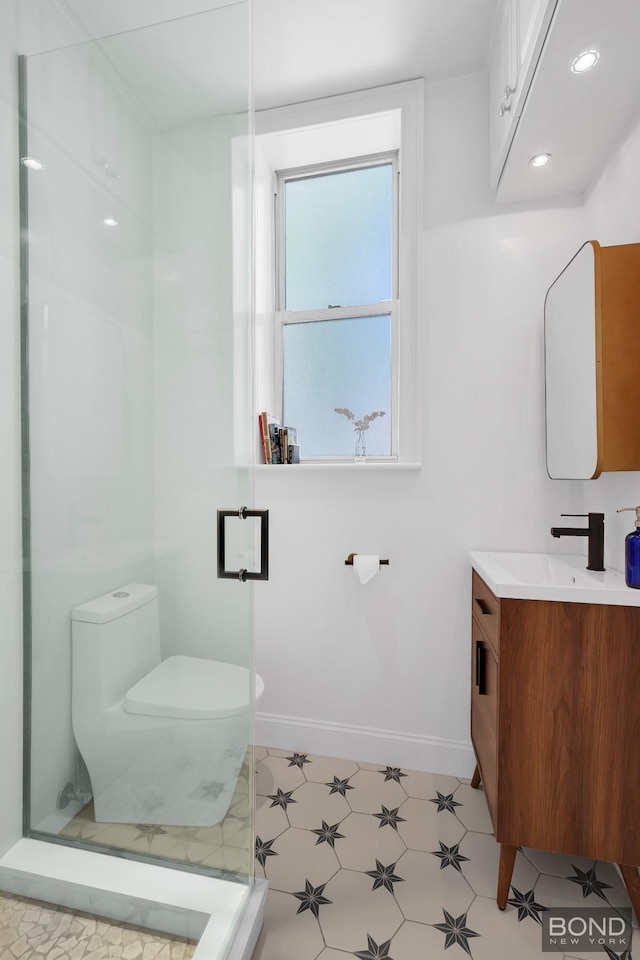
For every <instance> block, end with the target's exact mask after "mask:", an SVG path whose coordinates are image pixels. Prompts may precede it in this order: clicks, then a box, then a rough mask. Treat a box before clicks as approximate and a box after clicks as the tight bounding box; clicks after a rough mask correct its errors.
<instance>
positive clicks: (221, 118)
mask: <svg viewBox="0 0 640 960" xmlns="http://www.w3.org/2000/svg"><path fill="white" fill-rule="evenodd" d="M248 16H249V10H248V3H247V2H245V0H241V2H237V3H230V4H228V5H227V6H224V7H220V8H218V9H215V10H212V11H209V12H206V13H202V14H198V15H194V16H190V17H185V18H183V19H180V20H174V21H171V22H167V23H163V24H156V25H152V26H149V27H145V28H143V29H138V30H134V31H131V32H129V33H126V34H122V35H116V36H111V37H108V38H107V39H103V40H100V41H91V42H87V43H79V44H76V45H74V46H69V47H65V48H61V49H58V50H54V51H51V52H47V53H43V54H39V55H35V56H31V57H28V58H26V59H25V61H24V62H23V64H22V104H21V107H22V146H21V150H22V153H23V155H26V154H28V155H31V156H32V157H36V158H37V159H38V160H40V161H41V163H42V164H44V167H43V168H42V169H40V170H34V169H30V170H27V169H26V168H25V169H23V171H22V178H23V181H22V185H23V189H22V208H23V209H22V215H23V226H24V230H23V237H24V240H23V263H24V265H25V267H26V268H27V272H26V274H25V278H24V285H23V289H24V290H27V288H28V299H27V301H26V303H25V304H24V306H23V336H24V343H25V347H26V348H27V349H26V354H25V365H24V399H25V401H26V412H25V421H24V431H25V437H27V436H28V441H29V458H28V464H26V467H25V484H24V502H25V531H26V534H27V536H26V539H25V554H26V557H27V574H26V576H27V581H26V587H27V589H26V594H25V595H26V597H27V599H28V600H29V599H30V602H28V604H27V608H26V617H25V620H26V641H27V651H26V652H27V657H26V664H27V666H26V673H27V705H28V710H29V718H28V723H29V728H30V742H29V744H28V746H27V756H26V765H25V768H26V790H25V801H26V803H25V831H26V833H27V835H29V836H37V837H39V838H47V839H51V840H54V841H56V842H60V843H72V844H74V845H79V846H83V847H88V848H91V849H100V850H103V851H110V852H116V853H118V854H119V855H121V856H127V857H131V858H137V859H139V858H143V859H149V858H151V859H155V860H157V861H159V862H161V863H163V864H165V865H170V866H179V867H181V868H183V869H189V870H193V871H202V872H207V873H214V874H215V873H218V872H221V873H224V874H225V875H227V874H229V873H231V874H232V875H234V876H238V877H241V878H244V879H245V880H248V879H249V878H250V877H251V874H252V868H253V867H252V865H253V850H252V840H251V836H252V823H251V818H252V811H251V800H250V798H251V793H252V788H251V770H252V763H251V761H250V758H249V752H250V745H251V726H252V710H253V697H254V682H253V663H252V642H251V641H252V586H251V584H250V583H240V582H238V583H234V582H231V581H229V580H218V579H216V511H217V510H218V509H226V508H233V507H242V506H248V507H251V506H252V504H253V475H252V470H251V468H250V466H249V464H250V461H251V456H250V451H251V448H252V438H253V433H254V430H253V427H254V424H253V416H252V414H251V411H252V407H253V405H252V401H251V376H250V369H251V368H250V344H251V324H250V289H251V288H250V277H251V259H250V256H251V254H250V251H251V244H250V235H251V201H250V196H251V193H250V189H251V178H250V169H251V133H252V129H251V110H250V106H251V105H250V99H249V83H248V77H249V21H248Z"/></svg>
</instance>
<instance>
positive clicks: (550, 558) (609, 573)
mask: <svg viewBox="0 0 640 960" xmlns="http://www.w3.org/2000/svg"><path fill="white" fill-rule="evenodd" d="M469 558H470V560H471V565H472V567H473V569H474V570H475V571H476V573H478V574H479V575H480V576H481V577H482V579H483V580H484V582H485V583H486V584H487V586H488V587H489V588H490V589H491V590H492V591H493V593H494V594H495V595H496V597H508V598H511V599H515V600H557V601H561V602H566V603H605V604H614V605H615V606H621V607H640V590H634V589H632V588H631V587H628V586H627V585H626V583H625V582H624V573H622V572H621V571H620V570H613V569H608V570H605V571H604V572H603V573H598V572H596V571H595V570H587V569H586V566H587V558H586V557H585V556H582V555H573V554H564V553H562V554H560V553H558V554H554V553H488V552H487V553H485V552H480V551H473V552H471V553H469Z"/></svg>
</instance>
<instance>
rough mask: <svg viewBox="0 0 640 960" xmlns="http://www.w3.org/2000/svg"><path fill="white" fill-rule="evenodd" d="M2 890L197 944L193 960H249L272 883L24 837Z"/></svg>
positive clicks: (7, 859) (0, 871) (9, 861)
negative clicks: (199, 872)
mask: <svg viewBox="0 0 640 960" xmlns="http://www.w3.org/2000/svg"><path fill="white" fill-rule="evenodd" d="M0 887H1V888H2V889H3V890H6V891H8V892H10V893H16V894H19V895H21V896H25V897H30V898H32V899H34V900H43V901H45V902H47V903H55V904H60V905H62V906H66V907H71V908H72V909H74V910H82V911H84V912H86V913H91V914H95V915H96V916H102V917H108V918H112V919H114V920H122V921H126V922H127V923H132V924H135V925H137V926H140V927H145V928H147V929H150V930H158V931H163V932H166V933H173V934H177V935H179V936H182V937H188V938H190V939H193V940H197V941H198V946H197V947H196V950H195V953H194V960H249V958H250V956H251V953H252V951H253V948H254V946H255V942H256V940H257V937H258V934H259V932H260V927H261V925H262V914H263V911H264V899H265V896H266V888H267V884H266V882H264V881H261V880H256V881H255V882H254V883H252V884H244V883H237V882H234V881H231V880H223V879H220V878H216V877H206V876H200V875H197V874H193V873H183V872H181V871H177V870H174V869H168V868H166V867H159V866H155V865H153V864H149V863H139V862H136V861H131V860H125V859H122V858H119V857H115V856H110V855H107V854H100V853H93V852H90V851H87V850H76V849H73V848H72V847H67V846H63V845H61V844H55V843H47V842H46V841H41V840H31V839H26V838H25V839H22V840H19V841H18V842H17V843H16V844H15V845H14V846H13V847H11V849H10V850H9V851H7V853H6V854H5V855H4V856H3V857H1V858H0Z"/></svg>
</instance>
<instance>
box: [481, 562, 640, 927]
mask: <svg viewBox="0 0 640 960" xmlns="http://www.w3.org/2000/svg"><path fill="white" fill-rule="evenodd" d="M471 739H472V741H473V747H474V750H475V754H476V759H477V767H476V772H475V774H474V778H473V780H472V786H475V787H477V786H478V785H479V783H480V781H482V783H483V786H484V790H485V794H486V799H487V804H488V807H489V813H490V815H491V820H492V822H493V826H494V831H495V836H496V840H497V841H498V843H500V844H501V856H500V873H499V878H498V906H500V907H501V909H504V907H505V905H506V900H507V896H508V891H509V885H510V881H511V873H512V870H513V863H514V860H515V854H516V848H517V847H518V846H523V847H533V848H536V849H541V850H550V851H553V852H556V853H564V854H572V855H574V856H579V857H586V858H589V859H597V860H610V861H613V862H615V863H618V864H619V865H620V866H621V870H622V873H623V877H624V879H625V882H626V884H627V887H628V889H629V894H630V897H631V901H632V903H633V906H634V909H635V911H636V915H637V916H639V917H640V879H639V878H638V871H637V866H636V865H637V864H640V607H619V606H609V605H606V606H605V605H602V604H587V603H558V602H555V601H544V600H512V599H499V598H498V597H495V596H494V595H493V593H492V592H491V591H490V590H489V588H488V586H487V585H486V583H484V581H483V580H482V578H481V577H480V576H479V575H478V574H477V573H476V572H475V570H474V571H473V575H472V692H471Z"/></svg>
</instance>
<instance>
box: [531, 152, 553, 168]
mask: <svg viewBox="0 0 640 960" xmlns="http://www.w3.org/2000/svg"><path fill="white" fill-rule="evenodd" d="M549 160H551V154H550V153H536V155H535V157H531V160H529V163H530V164H531V166H532V167H544V166H546V164H547V163H549Z"/></svg>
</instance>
